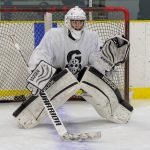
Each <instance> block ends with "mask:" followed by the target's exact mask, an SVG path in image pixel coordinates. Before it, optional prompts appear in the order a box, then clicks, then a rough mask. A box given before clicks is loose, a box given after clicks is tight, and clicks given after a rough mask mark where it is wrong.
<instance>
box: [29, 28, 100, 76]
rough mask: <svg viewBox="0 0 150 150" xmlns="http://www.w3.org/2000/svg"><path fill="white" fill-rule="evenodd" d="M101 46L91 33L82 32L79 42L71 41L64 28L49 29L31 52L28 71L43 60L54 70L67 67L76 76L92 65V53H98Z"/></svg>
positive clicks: (94, 34) (93, 33)
mask: <svg viewBox="0 0 150 150" xmlns="http://www.w3.org/2000/svg"><path fill="white" fill-rule="evenodd" d="M102 45H103V44H102V41H101V39H100V38H99V37H98V35H97V34H96V33H95V32H93V31H89V30H84V31H83V35H82V38H81V39H80V40H73V39H71V38H70V37H69V36H68V30H67V28H65V27H62V28H54V29H50V30H49V31H48V32H46V33H45V35H44V37H43V39H42V41H41V42H40V44H39V45H38V46H37V47H36V49H35V50H34V51H33V53H32V55H31V58H30V61H29V67H30V68H29V69H30V70H34V68H35V67H36V65H37V64H38V63H39V62H40V61H41V60H44V61H45V62H47V63H49V64H51V65H52V66H53V67H55V68H61V69H64V68H65V67H67V68H69V70H70V71H71V72H72V73H73V74H74V75H75V76H76V75H77V74H78V73H79V72H80V70H81V69H82V68H84V67H85V66H87V65H92V63H93V58H92V56H93V55H92V53H94V52H96V51H99V50H100V47H101V46H102Z"/></svg>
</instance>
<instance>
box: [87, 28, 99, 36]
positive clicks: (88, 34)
mask: <svg viewBox="0 0 150 150" xmlns="http://www.w3.org/2000/svg"><path fill="white" fill-rule="evenodd" d="M84 32H85V34H86V36H90V37H91V36H92V37H98V34H97V32H95V31H92V30H89V29H85V30H84Z"/></svg>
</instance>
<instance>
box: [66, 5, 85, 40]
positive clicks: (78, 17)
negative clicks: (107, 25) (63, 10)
mask: <svg viewBox="0 0 150 150" xmlns="http://www.w3.org/2000/svg"><path fill="white" fill-rule="evenodd" d="M85 20H86V14H85V12H84V11H83V10H82V9H81V8H79V7H78V6H75V7H74V8H71V9H70V10H69V11H68V12H67V14H66V15H65V26H66V27H67V28H68V29H69V31H70V33H71V35H72V37H73V38H74V39H75V40H80V38H81V35H82V32H83V29H84V26H85ZM75 22H76V25H75ZM73 24H74V25H73ZM77 24H78V25H77ZM75 26H77V27H75Z"/></svg>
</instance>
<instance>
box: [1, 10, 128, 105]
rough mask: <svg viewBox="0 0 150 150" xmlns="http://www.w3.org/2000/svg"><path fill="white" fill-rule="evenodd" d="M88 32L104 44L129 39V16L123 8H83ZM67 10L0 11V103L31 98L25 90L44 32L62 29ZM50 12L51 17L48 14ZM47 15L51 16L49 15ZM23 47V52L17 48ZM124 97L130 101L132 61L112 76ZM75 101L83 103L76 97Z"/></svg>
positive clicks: (74, 97) (21, 48) (118, 68)
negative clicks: (114, 38) (28, 64)
mask: <svg viewBox="0 0 150 150" xmlns="http://www.w3.org/2000/svg"><path fill="white" fill-rule="evenodd" d="M84 10H85V11H86V13H87V18H88V19H87V23H86V28H88V29H90V30H94V31H96V32H97V33H98V35H99V36H100V37H101V38H102V40H103V42H104V41H105V40H106V39H107V38H109V37H112V36H114V35H118V34H122V35H124V36H125V37H126V38H127V39H128V38H129V13H128V11H127V10H126V9H125V8H122V7H104V8H84ZM67 11H68V8H62V9H60V8H59V9H58V8H50V9H45V8H43V9H41V8H40V9H39V8H34V9H33V8H32V9H30V8H0V102H15V101H23V100H25V99H26V97H28V96H29V95H30V92H29V91H28V90H27V89H26V78H27V76H28V71H27V68H26V64H25V62H24V60H23V59H22V56H21V55H23V57H24V59H25V61H26V62H28V61H29V58H30V55H31V53H32V51H33V50H34V48H35V47H36V46H37V45H38V44H39V42H40V40H41V39H42V37H43V35H44V33H45V30H47V29H48V28H51V27H52V28H53V27H60V26H63V20H64V15H65V13H66V12H67ZM47 12H48V13H47ZM47 14H48V15H47ZM16 43H17V45H19V47H20V51H21V53H20V52H18V50H17V48H16ZM113 82H114V83H115V84H116V85H117V86H118V88H119V90H120V91H121V94H122V96H123V97H124V98H125V99H126V100H129V61H127V63H126V64H125V65H121V66H118V67H117V68H116V73H115V74H114V76H113ZM73 99H81V97H80V96H79V95H78V94H77V95H76V96H73Z"/></svg>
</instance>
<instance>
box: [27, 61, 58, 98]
mask: <svg viewBox="0 0 150 150" xmlns="http://www.w3.org/2000/svg"><path fill="white" fill-rule="evenodd" d="M55 72H56V69H55V68H54V67H52V66H51V65H49V64H48V63H46V62H44V61H41V62H40V63H39V64H38V66H37V67H36V68H35V69H34V70H33V72H32V73H31V74H30V76H29V77H28V78H27V83H28V84H27V88H28V89H29V90H30V91H31V92H32V94H33V95H38V94H39V92H40V90H43V89H44V87H45V86H46V85H47V83H48V82H49V81H50V80H51V78H52V76H53V75H54V73H55Z"/></svg>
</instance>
